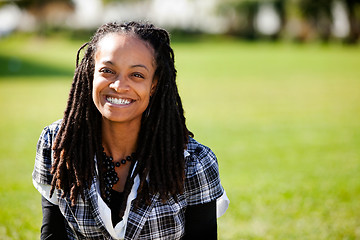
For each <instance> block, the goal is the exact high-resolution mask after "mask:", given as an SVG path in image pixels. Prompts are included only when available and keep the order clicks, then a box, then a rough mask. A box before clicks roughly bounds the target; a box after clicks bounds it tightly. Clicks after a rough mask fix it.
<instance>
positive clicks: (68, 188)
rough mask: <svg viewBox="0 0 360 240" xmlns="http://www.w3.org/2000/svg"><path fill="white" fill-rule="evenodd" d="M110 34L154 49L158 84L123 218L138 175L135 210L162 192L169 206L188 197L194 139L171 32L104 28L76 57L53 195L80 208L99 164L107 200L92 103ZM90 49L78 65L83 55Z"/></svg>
mask: <svg viewBox="0 0 360 240" xmlns="http://www.w3.org/2000/svg"><path fill="white" fill-rule="evenodd" d="M110 33H118V34H131V35H132V36H134V37H137V38H139V39H141V40H143V41H145V42H146V43H148V44H149V45H150V46H151V47H152V48H153V49H154V55H155V56H154V58H155V61H156V66H157V68H156V70H155V77H156V78H157V81H158V82H157V86H156V91H155V93H154V94H153V95H152V96H151V98H150V102H149V105H148V107H147V109H146V110H145V112H144V113H143V117H142V122H141V129H140V133H139V137H138V143H137V152H136V160H137V165H136V167H135V169H134V173H133V174H132V175H131V174H129V177H128V179H127V181H126V184H125V188H124V196H125V198H124V199H125V200H124V201H123V203H122V205H121V207H120V214H119V215H120V216H122V215H123V213H124V211H125V208H126V202H127V201H126V199H127V197H128V195H129V193H130V191H131V188H132V185H133V183H134V179H135V176H136V175H139V177H140V185H139V188H138V195H137V198H136V200H135V204H136V205H138V204H139V202H140V201H144V202H145V203H147V204H149V202H150V196H151V195H152V194H156V193H159V196H160V199H161V200H162V201H166V200H167V199H168V198H169V197H174V199H177V198H176V195H177V194H180V193H183V191H184V179H185V170H184V168H185V167H184V166H185V161H184V149H185V148H186V144H187V143H188V139H189V136H193V134H192V133H191V132H190V131H189V130H188V129H187V127H186V124H185V117H184V110H183V107H182V103H181V99H180V96H179V93H178V89H177V85H176V69H175V66H174V52H173V50H172V48H171V47H170V38H169V34H168V32H167V31H166V30H164V29H160V28H157V27H155V26H154V25H152V24H148V23H138V22H129V23H124V24H118V23H108V24H105V25H103V26H101V27H100V28H99V29H98V30H97V31H96V32H95V34H94V36H93V37H92V39H91V41H90V42H89V43H86V44H84V45H83V46H82V47H81V48H80V49H79V51H78V53H77V60H76V70H75V74H74V78H73V83H72V87H71V90H70V94H69V99H68V102H67V108H66V110H65V112H64V117H63V121H62V124H61V127H60V129H59V131H58V134H57V136H56V138H55V141H54V146H53V151H54V163H53V166H52V171H51V173H52V174H53V179H52V183H51V185H52V188H51V195H52V194H53V193H54V190H55V188H57V189H61V190H62V197H65V196H66V195H67V194H70V200H71V202H72V204H75V203H76V201H77V199H78V197H79V195H80V196H81V197H82V198H83V199H84V190H85V189H86V188H89V187H90V186H91V183H92V181H93V179H94V176H95V174H96V170H95V169H96V166H95V165H96V164H97V167H98V169H99V171H98V174H99V180H100V189H101V194H102V196H103V197H104V196H105V193H104V191H105V183H104V177H103V175H104V168H105V166H103V157H104V156H103V154H102V151H103V148H102V138H101V114H100V112H99V111H98V110H97V108H96V107H95V105H94V103H93V100H92V88H93V75H94V65H95V63H94V57H95V53H96V50H97V45H98V43H99V41H100V40H101V39H102V38H103V37H104V36H105V35H107V34H110ZM86 46H87V48H86ZM85 48H86V50H85V53H84V56H83V58H82V60H81V62H80V64H79V54H80V52H81V50H83V49H85ZM94 156H96V159H97V161H95V159H94ZM130 175H131V176H130Z"/></svg>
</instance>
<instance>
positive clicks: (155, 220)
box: [32, 120, 224, 240]
mask: <svg viewBox="0 0 360 240" xmlns="http://www.w3.org/2000/svg"><path fill="white" fill-rule="evenodd" d="M60 124H61V120H59V121H57V122H55V123H53V124H51V125H50V126H47V127H45V128H44V130H43V132H42V133H41V136H40V139H39V141H38V144H37V152H36V158H35V166H34V171H33V174H32V177H33V182H34V184H35V186H37V188H38V185H41V186H47V187H49V185H50V184H51V180H52V175H51V173H50V169H51V165H52V162H53V158H52V155H53V154H52V143H53V141H54V139H55V135H56V133H57V132H58V130H59V127H60ZM186 151H187V153H188V154H187V156H186V157H185V161H186V164H185V166H186V167H185V176H186V180H185V192H184V194H179V195H178V201H175V200H174V199H173V198H170V199H169V200H167V201H166V202H165V203H163V202H162V201H161V200H160V199H159V194H156V195H154V196H152V200H151V204H150V205H146V204H145V203H144V204H142V205H140V206H139V207H138V208H137V209H136V210H134V208H133V207H132V206H131V208H130V212H129V215H128V219H127V225H126V231H125V239H180V238H181V237H183V236H184V232H185V210H186V206H188V205H197V204H203V203H207V202H210V201H213V200H215V199H218V198H220V197H221V196H222V195H223V193H224V189H223V187H222V186H221V183H220V178H219V171H218V164H217V160H216V157H215V155H214V153H213V152H212V151H211V150H210V149H209V148H207V147H205V146H203V145H201V144H200V143H198V142H196V141H195V140H194V139H192V138H190V141H189V143H188V148H187V150H186ZM97 183H98V179H97V176H95V177H94V180H93V183H92V185H91V187H90V189H86V190H85V200H84V201H83V200H82V199H81V198H80V197H79V199H78V201H77V204H76V205H75V206H71V201H70V199H69V197H68V196H67V197H65V198H61V197H60V194H61V191H60V190H58V191H57V196H53V198H52V200H54V199H55V201H57V204H58V205H59V208H60V211H61V212H62V214H63V215H64V217H65V219H66V221H67V223H68V224H66V227H67V233H68V237H69V239H109V240H110V239H115V238H114V237H113V236H112V235H111V234H110V233H109V231H108V230H107V228H106V227H105V224H104V221H103V219H102V218H101V216H100V215H101V214H100V210H99V205H98V200H99V199H98V197H99V195H98V193H97V187H98V185H97ZM38 190H39V191H40V192H41V193H42V194H43V195H44V193H45V192H46V193H48V191H42V190H41V189H39V188H38ZM54 195H55V194H54ZM44 197H46V198H48V199H49V196H44Z"/></svg>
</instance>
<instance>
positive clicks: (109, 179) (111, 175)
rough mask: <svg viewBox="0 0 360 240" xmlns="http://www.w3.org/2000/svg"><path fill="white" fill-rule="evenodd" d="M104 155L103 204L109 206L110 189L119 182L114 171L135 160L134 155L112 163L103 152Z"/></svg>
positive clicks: (110, 158)
mask: <svg viewBox="0 0 360 240" xmlns="http://www.w3.org/2000/svg"><path fill="white" fill-rule="evenodd" d="M103 155H104V162H103V163H104V166H105V173H104V178H105V199H104V201H105V203H106V204H107V205H110V202H111V189H112V187H113V186H114V185H115V184H116V183H117V182H118V181H119V177H118V175H117V173H116V171H115V168H116V167H120V166H121V165H124V164H126V162H132V161H133V160H134V158H135V153H132V154H131V155H129V156H127V157H125V158H124V159H122V160H121V161H119V162H114V159H113V158H112V157H109V156H107V155H106V153H105V151H103Z"/></svg>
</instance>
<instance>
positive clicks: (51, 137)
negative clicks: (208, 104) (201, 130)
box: [33, 22, 229, 239]
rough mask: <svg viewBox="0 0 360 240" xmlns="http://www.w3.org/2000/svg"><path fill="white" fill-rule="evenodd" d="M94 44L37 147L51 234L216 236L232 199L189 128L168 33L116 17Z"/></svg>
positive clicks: (37, 177) (36, 176)
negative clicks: (63, 106) (121, 21)
mask: <svg viewBox="0 0 360 240" xmlns="http://www.w3.org/2000/svg"><path fill="white" fill-rule="evenodd" d="M86 46H87V48H86ZM85 48H86V50H85V54H84V57H83V59H82V60H81V62H80V64H77V67H76V70H75V75H74V80H73V84H72V88H71V91H70V95H69V99H68V106H67V109H66V110H65V113H64V117H63V119H62V120H59V121H57V122H55V123H53V124H52V125H50V126H48V127H45V129H44V130H43V132H42V134H41V136H40V139H39V142H38V146H37V153H36V159H35V168H34V172H33V183H34V186H35V187H36V188H37V189H38V190H39V192H40V193H41V194H42V196H43V198H42V208H43V226H42V228H41V230H42V234H41V238H42V239H64V238H68V239H95V238H96V239H200V238H201V239H204V238H205V239H216V238H217V220H216V218H217V217H220V216H221V215H222V214H223V213H224V212H225V211H226V209H227V207H228V204H229V200H228V199H227V197H226V193H225V190H224V189H223V187H222V185H221V183H220V177H219V170H218V164H217V159H216V156H215V154H214V153H213V152H212V151H211V150H210V149H209V148H208V147H206V146H204V145H202V144H200V143H198V142H197V141H195V140H194V139H193V134H192V133H191V132H190V131H189V130H188V128H187V126H186V124H185V117H184V110H183V107H182V103H181V99H180V96H179V94H178V89H177V85H176V69H175V67H174V53H173V50H172V48H171V47H170V39H169V35H168V33H167V32H166V31H165V30H163V29H160V28H156V27H155V26H153V25H151V24H140V23H136V22H130V23H128V24H117V23H110V24H105V25H103V26H101V27H100V28H99V29H98V30H97V32H96V33H95V35H94V37H93V38H92V40H91V41H90V42H89V43H88V44H85V45H83V47H81V48H80V50H79V52H80V51H81V50H82V49H85ZM79 52H78V58H79Z"/></svg>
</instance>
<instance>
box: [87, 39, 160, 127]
mask: <svg viewBox="0 0 360 240" xmlns="http://www.w3.org/2000/svg"><path fill="white" fill-rule="evenodd" d="M155 67H156V66H154V53H153V49H151V48H150V46H148V45H147V44H145V42H144V41H142V40H140V39H138V38H137V37H135V36H132V35H119V34H109V35H107V36H105V37H104V38H103V39H102V40H101V41H100V42H99V44H98V51H97V53H96V55H95V72H94V82H93V84H94V87H93V99H94V103H95V106H96V107H97V109H98V110H99V111H100V113H101V115H102V116H103V117H104V120H109V121H113V122H122V123H126V125H128V126H129V127H131V126H134V127H136V128H138V127H139V126H140V123H141V118H142V113H143V112H144V111H145V109H146V108H147V106H148V105H149V99H150V96H151V94H152V93H154V90H155V87H156V82H157V81H156V79H155V78H154V74H155ZM134 121H135V122H134ZM134 130H135V131H137V132H138V129H134ZM131 131H133V130H131Z"/></svg>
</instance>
